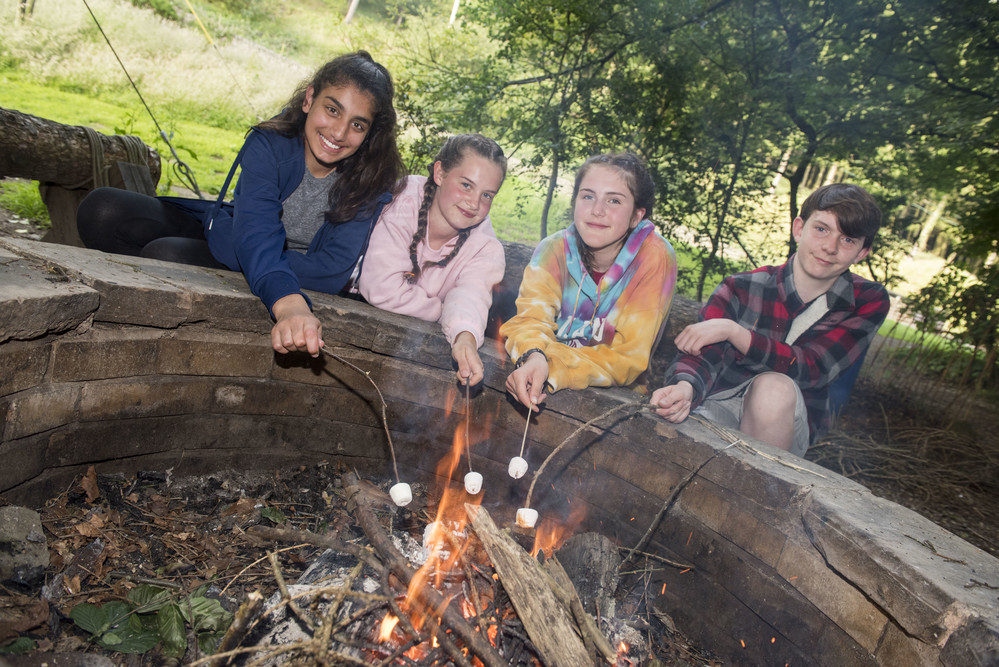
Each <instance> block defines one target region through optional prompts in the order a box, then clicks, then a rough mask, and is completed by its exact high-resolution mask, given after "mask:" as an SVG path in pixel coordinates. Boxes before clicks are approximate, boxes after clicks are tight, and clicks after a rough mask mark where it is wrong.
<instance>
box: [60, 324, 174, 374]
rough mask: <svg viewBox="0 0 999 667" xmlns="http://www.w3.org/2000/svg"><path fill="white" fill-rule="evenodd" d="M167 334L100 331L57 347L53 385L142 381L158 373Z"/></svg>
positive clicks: (140, 330) (120, 329)
mask: <svg viewBox="0 0 999 667" xmlns="http://www.w3.org/2000/svg"><path fill="white" fill-rule="evenodd" d="M163 335H164V332H162V331H160V330H156V329H152V330H151V329H144V328H132V327H107V326H103V327H96V328H94V329H91V330H90V331H88V332H87V334H86V335H85V336H77V337H72V338H69V337H64V338H62V339H60V340H59V341H57V342H55V343H54V344H53V363H52V373H51V375H52V381H53V382H84V381H89V380H104V379H108V378H126V377H141V376H143V375H149V374H151V373H155V372H156V358H157V355H158V350H159V341H160V339H161V338H162V337H163Z"/></svg>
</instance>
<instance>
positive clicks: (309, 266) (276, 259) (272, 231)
mask: <svg viewBox="0 0 999 667" xmlns="http://www.w3.org/2000/svg"><path fill="white" fill-rule="evenodd" d="M236 160H237V162H239V163H241V165H242V171H241V172H240V176H239V182H238V183H237V184H236V189H235V191H234V193H233V202H232V203H221V202H222V200H223V199H224V198H225V188H223V190H222V192H221V193H220V194H219V200H218V202H207V201H198V200H191V199H182V198H177V197H164V198H163V199H165V200H167V201H169V202H170V203H171V204H174V205H176V206H179V207H181V208H184V209H186V210H187V211H189V212H191V213H192V214H193V215H195V216H197V217H198V218H200V219H202V220H204V222H205V238H207V239H208V245H209V247H210V248H211V251H212V254H213V255H214V256H215V258H216V259H217V260H218V261H220V262H222V263H223V264H225V265H226V266H228V267H229V268H230V269H232V270H233V271H242V272H243V275H245V276H246V281H247V282H248V283H249V285H250V289H251V290H252V291H253V293H254V294H256V295H257V296H258V297H260V299H261V301H263V302H264V305H266V306H267V309H268V310H271V308H272V307H273V305H274V302H275V301H277V300H278V299H280V298H282V297H285V296H288V295H289V294H301V291H302V290H303V289H310V290H316V291H318V292H327V293H329V294H336V293H338V292H339V291H340V290H342V289H343V288H344V287H345V286H346V284H347V281H348V280H349V279H350V275H351V273H352V271H353V270H354V265H355V264H356V263H357V260H358V258H359V257H360V256H361V254H363V253H364V250H365V248H366V247H367V245H368V238H369V237H370V235H371V229H372V228H373V227H374V224H375V222H376V221H377V220H378V216H379V214H380V213H381V210H382V207H383V206H384V205H385V204H387V203H388V202H389V201H391V196H390V195H389V193H387V192H386V193H383V194H382V195H380V196H379V197H377V198H376V199H375V200H374V201H372V202H371V203H370V204H369V205H368V206H366V207H365V208H363V209H362V210H361V211H360V212H359V213H358V215H357V217H355V218H354V219H353V220H350V221H348V222H343V223H339V224H335V225H334V224H332V223H330V222H329V221H327V222H325V223H324V224H323V225H322V226H321V227H320V228H319V231H318V232H316V235H315V236H314V237H313V239H312V242H311V243H310V244H309V247H308V249H307V250H306V252H305V253H301V252H296V251H288V250H286V249H285V231H284V224H283V223H282V222H281V209H282V204H283V202H284V200H285V199H287V198H288V197H289V196H290V195H291V193H292V192H294V191H295V188H297V187H298V185H299V183H301V182H302V177H303V176H304V175H305V149H304V146H303V143H302V138H301V137H297V136H296V137H284V136H281V135H280V134H278V133H276V132H273V131H270V130H253V131H251V132H250V134H249V136H247V138H246V142H245V143H244V145H243V148H242V149H241V150H240V157H237V158H236ZM235 166H236V165H235V164H234V165H233V168H235ZM230 176H231V173H230ZM226 184H227V185H228V179H227V181H226ZM213 212H214V216H213V215H212V213H213ZM302 296H303V297H304V296H305V295H304V294H303V295H302ZM306 301H308V297H306Z"/></svg>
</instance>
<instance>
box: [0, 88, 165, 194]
mask: <svg viewBox="0 0 999 667" xmlns="http://www.w3.org/2000/svg"><path fill="white" fill-rule="evenodd" d="M94 135H96V141H97V143H96V145H95V144H94ZM130 144H135V141H134V140H133V139H126V138H125V137H124V136H123V135H106V134H100V133H96V132H93V133H92V131H90V128H86V127H83V126H80V125H63V124H62V123H57V122H55V121H51V120H46V119H45V118H39V117H38V116H32V115H30V114H26V113H21V112H20V111H14V110H11V109H4V108H2V107H0V178H7V177H14V178H28V179H31V180H33V181H39V182H41V183H52V184H54V185H60V186H63V187H66V188H70V189H79V188H87V189H92V188H93V187H94V177H95V173H96V174H97V179H98V182H101V181H102V180H109V181H110V183H109V184H110V185H115V183H114V181H115V179H116V178H118V179H119V180H120V176H117V175H116V171H117V170H116V169H115V167H116V164H117V163H118V162H119V161H122V162H134V161H135V159H136V157H137V156H138V157H140V158H141V160H142V161H141V162H140V164H144V165H145V166H146V167H147V168H148V169H149V175H150V177H151V178H152V180H153V183H156V182H158V181H159V179H160V156H159V153H157V152H156V151H155V150H153V149H152V148H150V147H149V146H146V145H144V144H142V143H141V141H140V142H139V143H138V146H141V147H142V149H143V150H141V151H136V150H134V147H137V146H131V145H130ZM95 155H101V156H102V157H103V160H102V161H101V162H100V163H99V164H94V162H93V157H94V156H95ZM102 177H103V179H102Z"/></svg>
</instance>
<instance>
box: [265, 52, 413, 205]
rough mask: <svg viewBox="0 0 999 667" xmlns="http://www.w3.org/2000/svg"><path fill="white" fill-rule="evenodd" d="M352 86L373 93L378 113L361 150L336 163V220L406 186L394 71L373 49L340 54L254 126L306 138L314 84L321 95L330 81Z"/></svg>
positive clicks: (333, 200) (333, 197)
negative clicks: (307, 99) (307, 109)
mask: <svg viewBox="0 0 999 667" xmlns="http://www.w3.org/2000/svg"><path fill="white" fill-rule="evenodd" d="M347 85H352V86H355V87H356V88H357V89H358V90H360V91H362V92H364V93H367V94H368V95H370V96H371V99H372V100H373V102H374V118H373V119H372V122H371V127H370V128H369V129H368V134H367V136H365V138H364V141H363V142H361V146H360V147H359V148H358V149H357V151H356V152H354V154H353V155H351V156H349V157H347V158H345V159H343V160H341V161H340V162H337V164H336V173H337V179H336V181H335V182H334V183H333V187H332V188H331V189H330V209H329V211H328V212H327V214H326V217H327V219H328V220H329V221H330V222H332V223H334V224H336V223H340V222H347V221H348V220H353V219H354V218H355V217H357V215H358V213H359V212H361V211H362V210H363V209H365V208H366V207H368V206H371V205H372V204H373V203H374V199H375V198H376V197H378V196H379V195H381V194H382V193H385V192H389V193H391V194H393V195H395V194H398V192H399V190H401V189H402V181H401V179H402V177H403V175H404V174H405V172H406V169H405V166H404V165H403V163H402V157H401V156H400V155H399V147H398V146H397V145H396V115H395V107H393V106H392V98H393V96H394V94H395V87H394V86H393V85H392V76H391V75H390V74H389V72H388V70H387V69H385V67H383V66H382V65H380V64H379V63H377V62H375V61H374V59H373V58H372V57H371V55H370V54H369V53H368V52H367V51H356V52H354V53H347V54H344V55H342V56H339V57H337V58H334V59H333V60H331V61H329V62H328V63H326V64H325V65H323V66H322V67H320V68H319V70H318V71H316V73H315V74H314V75H313V76H312V78H311V79H309V80H308V81H306V82H304V83H302V84H301V85H300V86H299V87H298V89H297V90H296V91H295V94H294V95H292V96H291V99H290V100H289V101H288V103H287V104H286V105H285V107H284V109H282V111H281V113H279V114H278V115H277V116H275V117H274V118H271V119H269V120H265V121H264V122H262V123H259V124H257V125H254V126H253V128H254V129H261V130H273V131H275V132H277V133H278V134H280V135H282V136H285V137H295V136H300V137H304V134H305V119H306V116H307V115H308V114H306V113H305V111H303V110H302V105H303V103H304V102H305V96H306V93H307V92H308V90H309V87H311V88H312V90H313V91H315V94H316V95H319V93H320V91H322V90H323V89H324V88H327V87H328V86H347Z"/></svg>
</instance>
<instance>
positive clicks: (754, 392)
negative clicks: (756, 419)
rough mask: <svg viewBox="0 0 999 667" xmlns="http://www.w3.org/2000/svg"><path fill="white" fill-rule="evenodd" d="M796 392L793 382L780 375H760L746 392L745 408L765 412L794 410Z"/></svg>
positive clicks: (796, 397)
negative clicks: (753, 408) (751, 407)
mask: <svg viewBox="0 0 999 667" xmlns="http://www.w3.org/2000/svg"><path fill="white" fill-rule="evenodd" d="M797 400H798V391H797V388H796V387H795V384H794V380H792V379H791V378H789V377H788V376H786V375H783V374H781V373H761V374H760V375H757V376H756V378H755V379H754V380H753V383H752V384H751V385H750V386H749V389H748V390H747V391H746V398H745V401H746V403H747V407H749V406H753V407H755V408H757V409H763V410H765V411H771V410H779V411H781V412H783V411H785V410H787V409H788V408H791V409H792V410H793V409H794V405H795V403H796V402H797Z"/></svg>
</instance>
